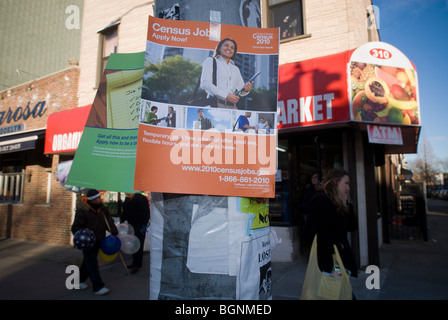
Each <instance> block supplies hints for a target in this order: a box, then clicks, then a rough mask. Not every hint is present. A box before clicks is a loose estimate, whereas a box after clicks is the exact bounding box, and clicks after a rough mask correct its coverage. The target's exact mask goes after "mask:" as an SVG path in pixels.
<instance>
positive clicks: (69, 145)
mask: <svg viewBox="0 0 448 320" xmlns="http://www.w3.org/2000/svg"><path fill="white" fill-rule="evenodd" d="M90 107H91V106H90V105H89V106H86V107H81V108H76V109H71V110H65V111H61V112H55V113H52V114H50V115H49V116H48V120H47V132H46V134H45V150H44V153H47V154H48V153H61V152H71V151H76V149H77V148H78V144H79V141H80V140H81V135H82V132H83V130H84V126H85V125H86V121H87V117H88V116H89V112H90Z"/></svg>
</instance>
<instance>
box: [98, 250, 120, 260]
mask: <svg viewBox="0 0 448 320" xmlns="http://www.w3.org/2000/svg"><path fill="white" fill-rule="evenodd" d="M98 253H99V255H100V258H101V259H102V260H103V261H106V262H110V261H113V260H114V259H115V258H116V257H117V256H118V252H116V253H114V254H105V253H104V252H103V250H101V249H100V251H99V252H98Z"/></svg>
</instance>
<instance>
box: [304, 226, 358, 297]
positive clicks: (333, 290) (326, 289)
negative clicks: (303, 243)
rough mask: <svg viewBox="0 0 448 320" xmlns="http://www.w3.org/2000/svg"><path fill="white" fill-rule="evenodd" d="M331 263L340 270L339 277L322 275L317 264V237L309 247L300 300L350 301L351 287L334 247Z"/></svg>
mask: <svg viewBox="0 0 448 320" xmlns="http://www.w3.org/2000/svg"><path fill="white" fill-rule="evenodd" d="M333 247H334V254H333V263H334V264H335V265H338V266H339V268H340V270H341V275H340V276H335V275H331V274H328V273H323V272H322V271H321V270H320V269H319V265H318V262H317V235H316V236H315V237H314V240H313V245H312V246H311V251H310V259H309V262H308V267H307V269H306V274H305V280H304V282H303V286H302V296H301V299H302V300H352V286H351V284H350V279H349V276H348V275H347V272H346V271H345V267H344V264H343V263H342V259H341V256H340V255H339V251H338V249H337V247H336V246H335V245H333Z"/></svg>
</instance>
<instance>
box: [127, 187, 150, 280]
mask: <svg viewBox="0 0 448 320" xmlns="http://www.w3.org/2000/svg"><path fill="white" fill-rule="evenodd" d="M149 219H150V211H149V201H148V198H147V197H145V196H144V195H142V194H140V193H126V199H125V200H124V203H123V213H122V215H121V217H120V222H121V223H123V222H125V221H127V222H128V223H129V224H130V225H131V226H132V227H133V228H134V234H135V236H136V237H137V238H138V239H139V240H140V248H139V249H138V251H137V252H136V253H134V254H133V255H132V264H131V265H129V266H128V268H129V269H131V273H136V272H138V270H139V269H140V268H141V267H142V262H143V247H144V243H145V237H146V229H147V226H148V221H149Z"/></svg>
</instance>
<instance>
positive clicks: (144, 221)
mask: <svg viewBox="0 0 448 320" xmlns="http://www.w3.org/2000/svg"><path fill="white" fill-rule="evenodd" d="M149 218H150V212H149V202H148V198H146V197H145V196H144V195H142V194H140V193H136V194H135V195H134V197H133V198H132V199H130V198H126V199H125V200H124V203H123V214H122V215H121V217H120V222H124V221H127V222H128V223H129V224H131V225H132V227H133V228H134V232H135V233H137V232H139V231H140V230H141V228H142V227H143V226H145V227H146V226H147V225H148V221H149Z"/></svg>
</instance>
